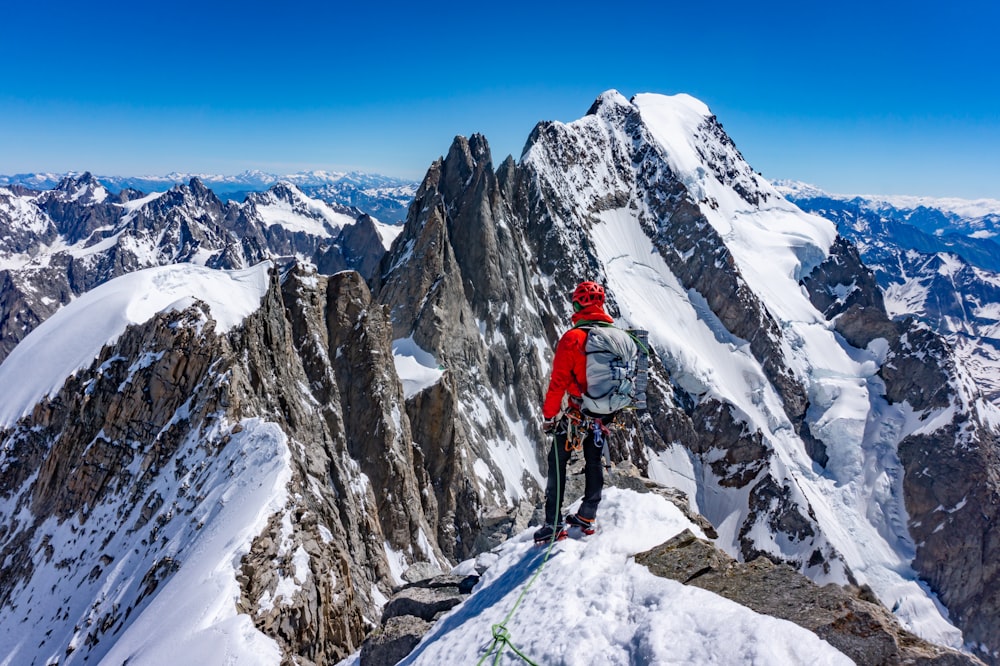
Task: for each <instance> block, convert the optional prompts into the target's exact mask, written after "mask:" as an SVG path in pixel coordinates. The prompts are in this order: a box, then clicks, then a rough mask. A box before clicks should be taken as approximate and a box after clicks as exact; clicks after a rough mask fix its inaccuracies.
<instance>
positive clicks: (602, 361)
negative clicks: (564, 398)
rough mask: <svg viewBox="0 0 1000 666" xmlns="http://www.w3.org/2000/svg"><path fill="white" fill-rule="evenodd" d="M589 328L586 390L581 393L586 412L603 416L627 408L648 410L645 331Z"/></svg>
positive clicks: (599, 327) (586, 348)
mask: <svg viewBox="0 0 1000 666" xmlns="http://www.w3.org/2000/svg"><path fill="white" fill-rule="evenodd" d="M586 328H587V342H586V343H585V344H584V347H583V349H584V351H585V352H586V354H587V390H586V391H585V392H584V394H583V396H582V399H583V405H582V406H583V411H584V412H585V413H588V414H593V415H595V416H604V415H607V414H613V413H615V412H618V411H620V410H622V409H625V408H628V407H634V408H636V409H645V407H646V369H647V368H648V356H646V353H647V348H646V345H645V341H644V340H643V338H644V337H645V335H646V331H632V332H626V331H623V330H622V329H620V328H615V327H614V326H599V325H591V326H589V327H586ZM635 334H639V335H635ZM637 342H639V344H636V343H637ZM640 346H641V347H642V349H641V353H640Z"/></svg>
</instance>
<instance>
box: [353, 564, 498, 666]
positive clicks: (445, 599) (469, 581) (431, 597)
mask: <svg viewBox="0 0 1000 666" xmlns="http://www.w3.org/2000/svg"><path fill="white" fill-rule="evenodd" d="M477 582H479V577H478V576H452V575H447V576H446V575H438V576H433V577H430V578H426V579H423V580H418V581H414V582H412V583H410V584H408V585H405V586H403V587H401V588H400V589H398V590H397V591H396V593H395V594H393V596H392V598H391V599H389V603H387V604H386V606H385V610H384V611H383V613H382V622H381V626H380V627H379V628H378V629H376V630H375V631H373V632H372V633H371V634H369V635H368V638H366V639H365V642H364V644H363V645H362V646H361V656H360V658H361V663H362V664H365V666H395V664H397V663H398V662H400V661H402V660H403V658H405V657H406V656H407V655H408V654H410V652H412V651H413V648H415V647H416V646H417V643H419V642H420V639H421V638H423V636H424V634H426V633H427V632H428V631H430V629H431V627H433V626H434V622H436V621H437V620H438V618H440V617H441V616H442V615H444V614H445V613H447V612H448V611H449V610H451V609H452V608H454V607H455V606H457V605H458V604H460V603H462V602H463V601H464V600H465V599H466V598H468V596H469V594H471V593H472V589H473V588H474V587H475V585H476V583H477Z"/></svg>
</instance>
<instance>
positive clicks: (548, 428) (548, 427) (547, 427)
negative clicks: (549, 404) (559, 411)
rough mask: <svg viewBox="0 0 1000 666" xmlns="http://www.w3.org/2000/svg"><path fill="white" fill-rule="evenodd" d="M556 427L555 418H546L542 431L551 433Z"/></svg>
mask: <svg viewBox="0 0 1000 666" xmlns="http://www.w3.org/2000/svg"><path fill="white" fill-rule="evenodd" d="M555 429H556V420H555V419H545V420H544V421H542V432H545V433H551V432H553V431H555Z"/></svg>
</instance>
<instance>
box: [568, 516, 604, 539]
mask: <svg viewBox="0 0 1000 666" xmlns="http://www.w3.org/2000/svg"><path fill="white" fill-rule="evenodd" d="M596 525H597V523H596V522H595V519H594V518H584V517H583V516H581V515H580V514H578V513H574V514H571V515H569V516H566V527H578V528H579V529H580V531H581V532H582V533H583V534H584V535H585V536H590V535H591V534H593V533H594V529H595V527H596Z"/></svg>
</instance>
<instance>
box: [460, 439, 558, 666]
mask: <svg viewBox="0 0 1000 666" xmlns="http://www.w3.org/2000/svg"><path fill="white" fill-rule="evenodd" d="M553 446H555V443H554V442H553ZM552 454H553V458H554V460H555V467H556V471H555V474H556V497H558V496H559V490H560V483H561V482H562V479H560V478H559V477H560V474H559V455H558V454H557V452H556V451H555V450H553V452H552ZM558 536H559V531H558V530H556V529H553V530H552V538H551V540H550V541H549V546H548V548H547V549H546V550H545V557H543V558H542V561H541V563H540V564H539V565H538V566H537V567H536V568H535V573H534V575H533V576H532V577H531V580H529V581H528V584H527V585H525V586H524V589H523V590H521V594H519V595H518V597H517V601H515V602H514V605H513V606H512V607H511V609H510V611H508V612H507V616H506V617H504V619H503V622H500V623H498V624H494V625H493V627H492V633H493V643H492V644H491V645H490V648H489V650H487V651H486V654H484V655H483V656H482V658H481V659H480V660H479V661H478V662H476V666H482V665H483V663H485V661H486V660H487V659H488V658H489V656H490V655H494V656H493V664H494V666H496V665H497V664H499V663H500V656H501V655H502V654H503V651H504V648H505V647H509V648H510V649H511V650H512V651H513V652H514V654H516V655H517V656H518V657H520V658H521V659H523V660H524V661H525V662H527V663H528V664H530V665H531V666H538V664H536V663H535V662H533V661H532V660H531V659H529V658H528V656H527V655H526V654H524V653H523V652H521V650H519V649H518V648H517V646H515V645H514V644H513V643H512V642H511V641H510V630H509V629H507V623H508V622H510V619H511V618H512V617H514V612H515V611H516V610H517V607H518V606H520V605H521V602H522V601H524V596H525V595H526V594H527V593H528V590H529V589H531V586H532V585H534V584H535V581H536V580H538V577H539V576H540V575H541V573H542V569H544V568H545V563H546V562H548V561H549V555H551V554H552V548H553V547H555V545H556V537H558Z"/></svg>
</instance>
